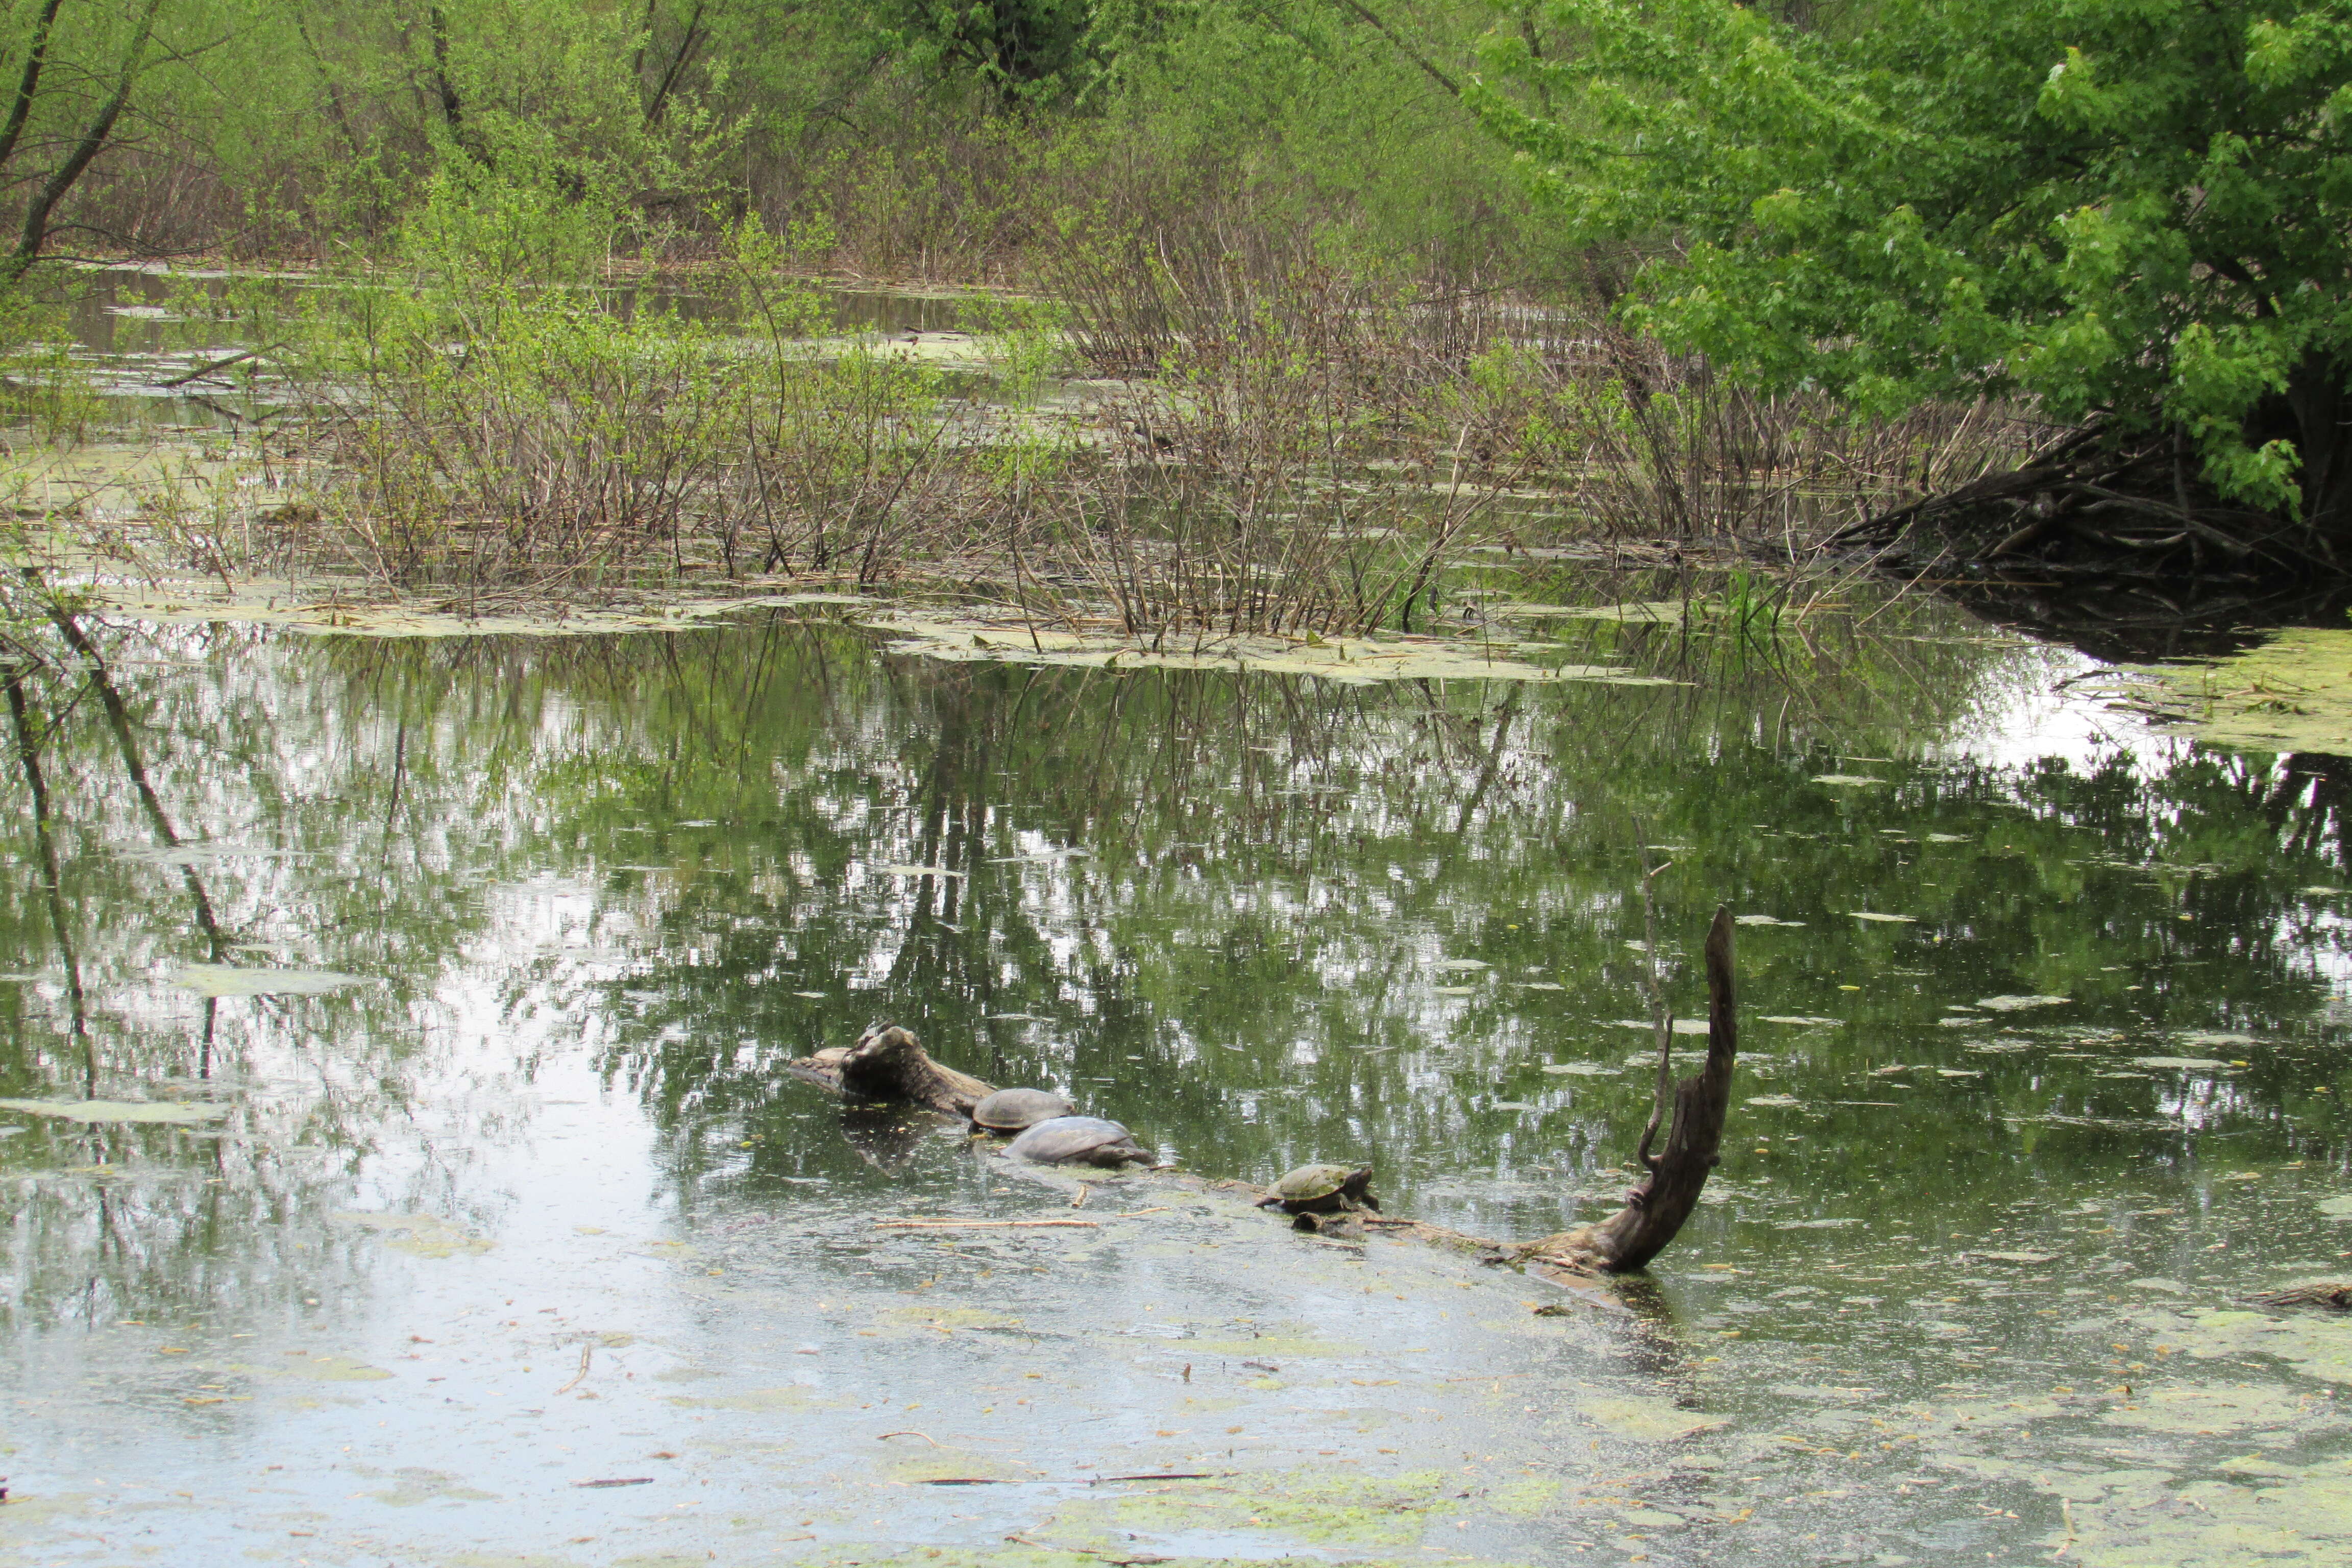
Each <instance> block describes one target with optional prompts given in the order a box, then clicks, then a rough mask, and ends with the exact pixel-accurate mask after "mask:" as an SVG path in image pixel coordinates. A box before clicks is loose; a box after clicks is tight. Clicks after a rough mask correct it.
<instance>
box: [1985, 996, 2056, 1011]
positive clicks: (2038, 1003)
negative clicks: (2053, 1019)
mask: <svg viewBox="0 0 2352 1568" xmlns="http://www.w3.org/2000/svg"><path fill="white" fill-rule="evenodd" d="M2073 1000H2074V998H2073V997H2071V996H1986V997H1983V998H1980V999H1979V1001H1978V1002H1977V1004H1976V1005H1978V1006H1979V1007H1981V1008H1983V1009H1984V1010H1985V1011H1986V1012H1988V1013H2019V1012H2022V1011H2024V1010H2025V1009H2026V1008H2028V1007H2056V1006H2059V1005H2063V1004H2064V1003H2068V1002H2072V1001H2073Z"/></svg>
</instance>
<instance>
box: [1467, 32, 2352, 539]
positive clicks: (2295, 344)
mask: <svg viewBox="0 0 2352 1568" xmlns="http://www.w3.org/2000/svg"><path fill="white" fill-rule="evenodd" d="M1526 15H1527V16H1528V17H1529V18H1530V20H1531V21H1532V20H1536V19H1539V20H1540V21H1541V22H1542V23H1543V24H1544V25H1545V26H1547V27H1548V28H1549V29H1551V30H1552V33H1553V35H1554V36H1555V37H1560V38H1563V39H1565V38H1573V39H1574V40H1575V47H1573V48H1556V49H1554V50H1552V51H1551V52H1549V53H1547V52H1544V51H1542V50H1540V49H1539V47H1538V45H1537V44H1536V43H1531V42H1530V41H1529V38H1530V37H1536V38H1538V40H1539V39H1540V37H1541V35H1538V34H1536V33H1534V32H1533V30H1532V29H1530V30H1529V31H1528V33H1525V34H1521V35H1512V34H1507V33H1500V32H1498V33H1497V34H1496V35H1495V36H1494V37H1493V38H1492V39H1491V40H1490V42H1489V45H1488V47H1487V53H1486V60H1487V64H1488V67H1489V69H1490V71H1491V72H1492V74H1493V77H1494V79H1495V81H1496V82H1507V83H1516V84H1519V85H1520V86H1522V87H1524V88H1527V89H1534V90H1536V91H1539V92H1540V93H1542V94H1545V95H1548V97H1549V100H1552V101H1560V102H1569V101H1572V102H1573V103H1574V104H1575V105H1576V106H1577V109H1576V113H1575V115H1574V117H1573V118H1570V117H1567V116H1561V115H1555V114H1546V113H1543V112H1540V111H1538V110H1536V109H1534V108H1531V107H1530V106H1529V104H1528V100H1526V98H1524V97H1521V98H1517V99H1515V98H1511V97H1507V96H1506V95H1505V94H1504V93H1503V92H1501V91H1500V90H1497V89H1496V87H1495V86H1493V85H1487V86H1485V87H1482V88H1480V89H1476V91H1475V94H1474V97H1475V101H1476V104H1477V107H1478V109H1479V110H1480V112H1481V113H1482V114H1483V115H1484V116H1485V118H1486V121H1487V122H1488V123H1489V124H1490V125H1491V126H1493V127H1494V128H1496V130H1498V131H1499V132H1502V133H1503V134H1504V135H1505V136H1506V137H1507V138H1508V139H1509V141H1510V142H1511V143H1512V144H1513V145H1514V146H1515V147H1516V148H1517V150H1518V152H1519V153H1520V155H1521V158H1522V160H1523V162H1524V163H1526V164H1527V165H1528V168H1529V169H1530V171H1531V173H1532V174H1533V176H1534V178H1535V181H1536V183H1537V184H1538V189H1539V190H1540V192H1541V194H1542V195H1544V196H1545V197H1546V198H1548V199H1549V203H1550V204H1551V205H1553V206H1554V207H1555V209H1556V210H1557V211H1558V212H1559V214H1560V215H1561V216H1562V217H1563V218H1564V220H1565V222H1566V225H1567V226H1568V229H1569V230H1570V234H1571V236H1572V237H1574V238H1575V239H1576V240H1578V241H1580V242H1585V243H1600V242H1604V241H1622V240H1629V239H1630V240H1635V241H1641V242H1647V243H1659V242H1664V241H1667V240H1669V239H1671V240H1672V241H1673V244H1672V246H1671V247H1668V248H1667V249H1666V253H1665V254H1664V255H1662V256H1660V257H1659V258H1657V259H1654V260H1653V261H1652V262H1651V263H1650V264H1649V265H1648V266H1647V267H1646V268H1644V269H1643V275H1642V279H1641V283H1640V287H1639V289H1638V290H1637V292H1636V294H1635V296H1634V298H1633V300H1632V301H1631V302H1630V304H1629V305H1628V308H1627V317H1628V320H1629V321H1631V322H1632V323H1633V325H1635V326H1636V327H1637V328H1639V329H1642V330H1644V331H1655V332H1657V333H1659V334H1661V335H1662V336H1664V338H1665V339H1667V340H1668V341H1669V342H1673V343H1675V344H1677V345H1681V346H1685V347H1687V348H1692V349H1696V350H1700V351H1703V352H1704V353H1706V354H1707V355H1709V356H1710V357H1711V358H1712V359H1713V360H1714V361H1715V362H1716V363H1718V364H1719V365H1722V366H1724V367H1726V368H1727V369H1729V370H1732V371H1734V372H1736V373H1738V374H1741V375H1743V376H1745V377H1747V378H1749V379H1751V380H1752V381H1754V382H1757V383H1760V384H1764V385H1766V386H1768V387H1772V388H1777V389H1800V388H1801V389H1820V390H1824V391H1827V392H1830V393H1832V394H1834V395H1837V396H1840V397H1843V398H1847V399H1851V400H1852V401H1853V403H1854V405H1856V406H1857V407H1859V408H1860V409H1862V410H1864V411H1865V412H1876V413H1884V412H1888V411H1892V410H1895V409H1899V408H1904V407H1907V406H1911V405H1916V404H1919V403H1921V402H1924V401H1927V400H1930V399H1937V398H1954V397H1971V396H1976V395H1985V394H1995V395H1999V394H2009V393H2024V394H2028V395H2032V396H2033V397H2035V398H2037V399H2039V400H2040V401H2041V402H2042V405H2043V406H2044V407H2045V408H2047V409H2048V410H2049V411H2050V412H2051V413H2053V414H2054V415H2057V416H2060V417H2063V418H2068V419H2075V418H2082V417H2084V416H2095V415H2105V416H2112V417H2114V418H2116V419H2117V420H2119V421H2121V422H2123V423H2125V424H2126V425H2129V426H2137V427H2141V428H2150V427H2157V426H2172V427H2175V428H2178V429H2179V430H2181V431H2183V432H2185V433H2186V435H2187V436H2188V437H2189V438H2191V439H2192V440H2193V441H2194V443H2195V445H2196V449H2197V451H2198V452H2199V453H2200V455H2201V457H2202V458H2203V460H2204V465H2205V468H2206V470H2207V472H2208V474H2209V475H2210V477H2211V478H2212V479H2214V480H2215V481H2216V482H2217V483H2218V484H2219V485H2220V486H2221V488H2222V489H2224V490H2225V491H2227V492H2229V493H2231V494H2233V495H2236V496H2240V497H2243V498H2246V499H2248V500H2255V501H2258V502H2262V503H2265V504H2275V505H2286V504H2290V503H2293V502H2295V501H2297V500H2301V501H2302V502H2303V503H2304V504H2305V507H2306V509H2307V510H2321V509H2322V507H2323V505H2324V503H2325V501H2326V498H2324V497H2322V496H2320V495H2318V494H2316V493H2312V494H2305V493H2303V491H2304V489H2305V488H2307V487H2309V486H2310V485H2311V484H2312V483H2313V481H2314V480H2315V479H2320V478H2322V477H2323V471H2328V472H2329V473H2331V474H2332V469H2333V468H2340V467H2342V465H2341V464H2331V461H2330V451H2331V447H2329V440H2330V439H2331V437H2332V430H2333V426H2334V415H2333V412H2332V410H2333V407H2334V404H2335V400H2336V397H2337V396H2338V395H2340V394H2341V391H2342V389H2343V386H2344V384H2345V374H2346V372H2345V367H2346V365H2347V363H2352V312H2347V310H2346V308H2345V306H2344V303H2343V300H2344V297H2345V293H2346V289H2347V281H2352V226H2347V217H2352V144H2347V137H2346V110H2347V109H2348V108H2352V97H2347V94H2352V87H2347V85H2346V83H2347V68H2352V6H2347V5H2344V4H2342V3H2341V0H2032V3H2020V0H1885V3H1884V4H1879V5H1873V6H1870V7H1868V8H1867V9H1866V10H1865V11H1863V12H1860V13H1857V14H1855V15H1853V16H1851V17H1850V18H1848V19H1847V20H1846V21H1845V22H1843V24H1842V25H1838V26H1828V27H1820V26H1815V27H1803V26H1790V25H1787V24H1784V23H1780V22H1776V21H1774V20H1773V19H1772V18H1771V17H1770V16H1768V15H1766V14H1765V13H1764V12H1762V11H1761V10H1759V9H1754V8H1750V7H1748V6H1743V5H1733V4H1730V3H1728V0H1647V3H1643V4H1633V3H1631V0H1538V3H1536V4H1533V5H1529V6H1528V7H1527V9H1526ZM2322 404H2324V405H2326V406H2325V408H2322V407H2321V406H2320V405H2322Z"/></svg>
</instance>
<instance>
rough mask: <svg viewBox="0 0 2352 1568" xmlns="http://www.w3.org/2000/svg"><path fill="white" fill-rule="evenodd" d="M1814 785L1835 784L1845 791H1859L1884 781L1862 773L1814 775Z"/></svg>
mask: <svg viewBox="0 0 2352 1568" xmlns="http://www.w3.org/2000/svg"><path fill="white" fill-rule="evenodd" d="M1813 782H1814V783H1815V784H1837V785H1840V786H1841V787H1843V788H1846V789H1861V788H1863V787H1864V785H1867V784H1885V782H1886V781H1885V779H1874V778H1871V777H1870V776H1868V775H1867V774H1864V773H1815V774H1814V775H1813Z"/></svg>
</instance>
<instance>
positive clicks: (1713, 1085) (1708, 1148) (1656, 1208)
mask: <svg viewBox="0 0 2352 1568" xmlns="http://www.w3.org/2000/svg"><path fill="white" fill-rule="evenodd" d="M1731 930H1732V921H1731V911H1730V910H1729V909H1727V908H1719V909H1717V910H1716V911H1715V924H1714V925H1713V926H1712V927H1711V928H1710V929H1709V930H1708V931H1707V933H1706V1066H1705V1067H1703V1068H1700V1069H1699V1071H1698V1072H1697V1074H1696V1075H1695V1076H1694V1077H1691V1078H1686V1079H1683V1081H1682V1082H1681V1083H1680V1084H1679V1085H1677V1086H1676V1087H1675V1115H1674V1121H1672V1122H1671V1123H1670V1124H1669V1125H1668V1127H1667V1129H1666V1143H1665V1147H1664V1149H1663V1150H1661V1151H1660V1152H1658V1153H1656V1154H1654V1155H1653V1154H1644V1155H1643V1156H1642V1163H1643V1164H1644V1165H1646V1166H1648V1167H1649V1174H1648V1175H1646V1176H1645V1177H1643V1180H1642V1183H1641V1184H1640V1185H1639V1186H1636V1187H1635V1188H1634V1189H1633V1191H1632V1192H1629V1193H1627V1194H1625V1206H1624V1207H1623V1208H1622V1209H1619V1210H1618V1211H1617V1212H1616V1213H1615V1214H1612V1215H1610V1216H1609V1217H1608V1218H1606V1219H1604V1220H1601V1221H1600V1222H1599V1223H1597V1224H1594V1225H1587V1226H1578V1227H1577V1228H1576V1229H1574V1230H1570V1231H1563V1232H1561V1233H1560V1234H1559V1235H1558V1236H1548V1237H1544V1238H1543V1239H1542V1240H1541V1241H1538V1242H1531V1243H1528V1245H1526V1246H1524V1247H1519V1248H1517V1255H1518V1257H1519V1258H1521V1259H1522V1260H1523V1261H1526V1262H1528V1263H1548V1264H1552V1265H1555V1266H1557V1267H1559V1268H1570V1269H1574V1270H1576V1271H1578V1272H1580V1273H1590V1272H1593V1271H1596V1270H1597V1271H1599V1272H1601V1273H1604V1274H1628V1273H1632V1272H1633V1270H1635V1269H1637V1268H1643V1267H1644V1266H1645V1265H1647V1264H1648V1262H1649V1261H1650V1259H1652V1258H1655V1257H1656V1256H1657V1255H1658V1254H1659V1253H1661V1252H1663V1251H1664V1250H1665V1248H1666V1244H1667V1243H1668V1242H1670V1241H1672V1240H1674V1238H1675V1233H1676V1232H1678V1231H1680V1230H1681V1229H1682V1227H1683V1224H1684V1222H1685V1221H1686V1220H1688V1219H1689V1218H1690V1216H1691V1211H1692V1210H1693V1209H1695V1208H1696V1207H1697V1206H1698V1196H1699V1194H1700V1193H1701V1192H1702V1191H1703V1190H1705V1188H1706V1177H1707V1173H1708V1172H1710V1171H1712V1170H1714V1169H1715V1167H1716V1166H1717V1164H1718V1163H1720V1162H1721V1155H1720V1153H1719V1152H1718V1151H1719V1150H1720V1148H1721V1147H1722V1143H1723V1122H1724V1118H1725V1116H1726V1114H1727V1112H1728V1110H1729V1109H1730V1105H1731V1068H1732V1063H1733V1060H1734V1058H1737V1057H1738V1053H1739V1025H1738V1016H1737V1007H1736V1002H1735V997H1734V994H1733V985H1732V968H1731Z"/></svg>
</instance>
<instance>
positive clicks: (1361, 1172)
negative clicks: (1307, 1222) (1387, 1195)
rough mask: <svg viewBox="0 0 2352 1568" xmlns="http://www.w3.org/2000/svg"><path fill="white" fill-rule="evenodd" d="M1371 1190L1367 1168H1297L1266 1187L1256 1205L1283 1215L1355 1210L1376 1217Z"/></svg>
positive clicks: (1378, 1202)
mask: <svg viewBox="0 0 2352 1568" xmlns="http://www.w3.org/2000/svg"><path fill="white" fill-rule="evenodd" d="M1371 1189H1372V1168H1371V1167H1370V1165H1356V1166H1348V1165H1301V1166H1299V1167H1298V1169H1297V1170H1295V1171H1293V1172H1291V1173H1289V1174H1287V1175H1286V1176H1284V1177H1283V1178H1282V1179H1281V1180H1280V1181H1278V1182H1276V1183H1275V1184H1274V1185H1272V1186H1270V1187H1268V1188H1266V1190H1265V1196H1264V1197H1262V1198H1260V1199H1258V1201H1257V1206H1258V1207H1260V1208H1262V1209H1270V1208H1278V1209H1280V1210H1282V1212H1283V1213H1285V1214H1300V1215H1305V1214H1353V1213H1355V1212H1356V1211H1357V1210H1358V1209H1370V1210H1371V1211H1372V1212H1373V1213H1374V1214H1378V1213H1380V1212H1381V1200H1380V1199H1378V1198H1376V1197H1374V1196H1372V1190H1371Z"/></svg>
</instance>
